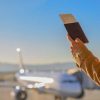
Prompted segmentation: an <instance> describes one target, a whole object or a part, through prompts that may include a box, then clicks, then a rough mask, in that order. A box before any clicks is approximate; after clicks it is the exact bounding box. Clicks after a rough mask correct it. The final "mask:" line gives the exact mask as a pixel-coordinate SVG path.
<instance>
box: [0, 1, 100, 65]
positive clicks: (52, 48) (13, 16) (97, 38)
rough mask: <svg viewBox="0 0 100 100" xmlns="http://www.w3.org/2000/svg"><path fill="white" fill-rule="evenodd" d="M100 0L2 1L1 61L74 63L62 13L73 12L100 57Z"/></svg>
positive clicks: (0, 18)
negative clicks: (21, 57)
mask: <svg viewBox="0 0 100 100" xmlns="http://www.w3.org/2000/svg"><path fill="white" fill-rule="evenodd" d="M99 4H100V0H0V62H10V63H18V55H17V52H16V48H21V51H22V55H23V60H24V63H26V64H48V63H63V62H72V61H73V60H72V55H71V53H70V49H69V47H70V45H69V42H68V41H67V39H66V33H67V32H66V30H65V28H64V26H63V23H62V21H61V19H60V17H59V14H62V13H66V14H67V13H70V14H73V15H74V16H75V17H76V19H77V20H78V21H79V22H80V24H81V26H82V28H83V30H84V32H85V34H86V36H87V37H88V39H89V44H88V45H87V46H88V48H89V49H90V50H91V51H92V52H93V53H94V54H95V55H96V56H97V57H98V58H100V31H99V29H100V5H99Z"/></svg>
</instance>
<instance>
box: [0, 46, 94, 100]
mask: <svg viewBox="0 0 100 100" xmlns="http://www.w3.org/2000/svg"><path fill="white" fill-rule="evenodd" d="M16 50H17V52H18V55H19V62H20V63H19V64H20V65H19V67H20V68H19V71H18V72H17V73H16V74H15V80H16V82H18V84H17V83H16V84H15V83H14V84H13V87H14V93H15V99H16V100H27V98H28V93H27V90H28V89H33V90H35V91H37V92H39V93H45V94H52V95H54V99H55V100H66V99H67V98H69V97H71V98H82V97H83V96H84V89H86V88H87V89H94V88H96V85H94V83H93V82H92V80H90V79H88V78H86V77H87V76H84V74H83V73H81V72H80V71H79V70H78V71H77V70H75V69H71V70H67V71H66V73H58V72H51V73H47V72H32V71H30V70H27V69H25V67H24V64H23V59H22V53H21V50H20V48H17V49H16ZM86 79H87V80H86ZM87 82H88V85H87ZM2 85H4V83H3V84H1V86H2ZM9 85H10V86H12V84H10V83H9V84H8V83H5V86H9Z"/></svg>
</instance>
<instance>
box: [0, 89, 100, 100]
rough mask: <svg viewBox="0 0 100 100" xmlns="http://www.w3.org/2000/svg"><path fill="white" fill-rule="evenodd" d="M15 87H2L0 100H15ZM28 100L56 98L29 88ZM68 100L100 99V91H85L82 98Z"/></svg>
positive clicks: (51, 99) (52, 99)
mask: <svg viewBox="0 0 100 100" xmlns="http://www.w3.org/2000/svg"><path fill="white" fill-rule="evenodd" d="M13 91H14V89H13V88H9V87H8V88H6V87H0V100H15V98H14V92H13ZM27 100H54V96H53V95H50V94H41V93H38V92H37V91H35V90H28V99H27ZM66 100H100V91H99V90H93V91H90V90H88V91H85V96H84V97H83V98H81V99H73V98H68V99H66Z"/></svg>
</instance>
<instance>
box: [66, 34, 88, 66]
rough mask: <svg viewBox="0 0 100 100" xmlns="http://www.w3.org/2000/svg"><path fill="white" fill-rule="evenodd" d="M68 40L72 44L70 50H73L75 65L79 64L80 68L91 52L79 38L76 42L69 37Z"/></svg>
mask: <svg viewBox="0 0 100 100" xmlns="http://www.w3.org/2000/svg"><path fill="white" fill-rule="evenodd" d="M67 38H68V40H69V41H70V43H71V47H70V49H71V52H72V55H73V58H74V61H75V63H77V64H78V66H80V65H81V64H82V63H83V61H84V59H85V58H86V57H87V55H88V53H89V51H88V49H87V47H86V46H85V45H84V43H83V42H82V41H81V40H80V39H78V38H77V39H76V40H75V41H74V40H73V39H72V38H71V37H70V36H69V35H67Z"/></svg>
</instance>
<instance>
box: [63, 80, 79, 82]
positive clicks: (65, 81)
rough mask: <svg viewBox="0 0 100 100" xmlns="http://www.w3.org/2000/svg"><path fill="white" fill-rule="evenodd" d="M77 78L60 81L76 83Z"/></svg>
mask: <svg viewBox="0 0 100 100" xmlns="http://www.w3.org/2000/svg"><path fill="white" fill-rule="evenodd" d="M76 82H78V81H77V80H62V83H76Z"/></svg>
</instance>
